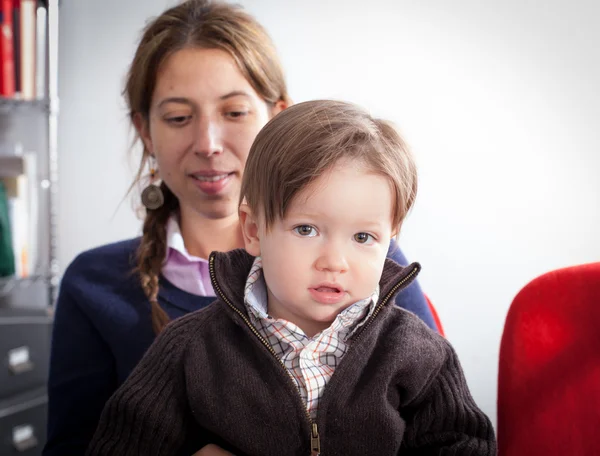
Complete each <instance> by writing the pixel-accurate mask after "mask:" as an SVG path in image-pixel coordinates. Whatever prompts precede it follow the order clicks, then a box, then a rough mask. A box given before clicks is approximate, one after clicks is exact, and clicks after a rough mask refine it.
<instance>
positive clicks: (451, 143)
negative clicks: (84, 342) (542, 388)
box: [59, 0, 600, 422]
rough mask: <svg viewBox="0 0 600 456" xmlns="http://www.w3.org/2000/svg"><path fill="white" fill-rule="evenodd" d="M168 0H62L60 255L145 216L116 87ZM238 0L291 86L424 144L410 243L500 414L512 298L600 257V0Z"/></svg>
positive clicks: (474, 380) (488, 406) (482, 391)
mask: <svg viewBox="0 0 600 456" xmlns="http://www.w3.org/2000/svg"><path fill="white" fill-rule="evenodd" d="M174 3H175V2H174V1H173V0H170V1H169V0H145V1H133V0H128V1H124V0H105V1H103V2H96V1H92V0H63V1H62V7H61V25H60V30H61V40H62V41H61V44H60V53H61V54H60V58H61V65H60V71H61V74H60V93H61V102H62V105H61V118H60V132H59V133H60V136H59V141H60V143H59V151H60V166H61V189H60V195H61V208H60V210H61V217H60V262H61V264H62V266H63V267H64V266H65V265H66V264H67V263H68V262H69V261H70V260H71V259H72V258H73V257H74V255H75V254H76V253H77V252H79V251H81V250H83V249H86V248H89V247H91V246H94V245H98V244H101V243H105V242H109V241H114V240H118V239H121V238H125V237H129V236H134V235H136V234H137V233H138V231H139V222H138V221H137V219H136V218H135V217H134V216H133V213H132V211H131V204H130V202H129V200H126V201H125V203H123V204H122V205H121V206H120V207H119V202H120V201H121V199H122V197H123V195H124V193H125V191H126V188H127V186H128V184H129V182H130V178H131V177H132V174H131V168H129V167H128V165H127V147H128V141H129V139H130V136H128V126H127V122H126V112H125V109H124V107H123V103H122V101H121V98H120V91H121V88H122V83H123V77H124V74H125V69H126V66H127V63H128V62H129V60H130V58H131V56H132V53H133V48H134V43H135V40H136V39H137V38H138V36H139V30H140V29H141V27H142V26H143V25H144V23H145V20H146V18H147V17H149V16H150V15H153V14H157V13H158V12H160V11H161V10H162V9H163V8H164V7H165V6H166V5H172V4H174ZM242 4H245V5H246V7H247V8H248V10H249V11H250V12H252V13H254V14H255V15H256V16H257V17H258V18H259V19H260V20H261V21H262V22H263V23H264V24H265V26H266V27H267V29H268V30H269V31H270V33H271V34H272V36H273V38H274V40H275V42H276V44H277V47H278V49H279V51H280V53H281V55H282V58H283V61H284V65H285V68H286V71H287V73H288V77H289V83H290V90H291V94H292V96H293V98H294V100H295V101H303V100H307V99H311V98H318V97H334V98H342V99H348V100H352V101H356V102H358V103H361V104H363V105H364V106H366V107H368V108H369V109H371V110H372V112H373V113H374V114H377V115H381V116H384V117H387V118H390V119H392V120H394V121H395V122H396V123H397V124H398V125H399V126H400V127H401V129H402V130H403V131H404V133H405V135H406V137H407V138H408V140H409V142H410V143H411V144H412V146H413V148H414V151H415V154H416V156H417V159H418V162H419V165H420V178H421V187H420V195H419V198H418V201H417V205H416V208H415V210H414V211H413V213H412V215H411V216H410V218H409V220H408V221H407V223H406V225H405V230H404V233H403V239H402V247H403V249H404V251H405V253H406V254H407V255H408V257H409V258H410V259H412V260H418V261H420V262H421V263H422V265H423V272H422V275H421V277H420V281H421V283H422V285H423V287H424V288H425V290H426V291H427V293H428V294H429V295H430V297H431V298H432V299H433V301H434V302H435V304H436V306H437V308H438V310H439V313H440V314H441V318H442V320H443V323H444V326H445V328H446V331H447V335H448V337H449V339H450V340H451V342H452V343H453V344H454V346H455V347H456V349H457V351H458V353H459V356H460V358H461V360H462V363H463V366H464V369H465V371H466V374H467V378H468V381H469V384H470V387H471V389H472V392H473V394H474V396H475V399H476V400H477V402H478V403H479V404H480V406H481V407H482V408H483V409H484V411H485V412H487V413H488V414H489V415H490V417H491V418H492V420H493V421H494V422H495V418H496V417H495V415H496V403H495V402H496V383H497V382H496V378H497V359H498V348H499V342H500V337H501V331H502V326H503V323H504V317H505V315H506V312H507V310H508V306H509V304H510V302H511V300H512V298H513V297H514V295H515V294H516V293H517V292H518V290H519V289H520V288H521V287H522V286H523V285H525V284H526V283H527V282H528V281H529V280H530V279H532V278H534V277H535V276H537V275H539V274H542V273H544V272H546V271H548V270H551V269H553V268H558V267H562V266H567V265H572V264H576V263H582V262H590V261H598V260H600V234H599V233H600V179H599V178H598V177H599V174H600V135H599V134H598V126H599V125H600V89H599V84H598V81H600V53H599V51H598V46H597V43H599V42H600V28H599V27H598V26H597V23H596V22H597V18H598V17H599V15H600V4H599V3H597V2H596V1H594V0H574V1H572V2H565V1H559V0H550V1H546V2H541V1H535V2H522V1H520V0H506V1H504V2H497V1H492V0H488V1H479V0H454V1H452V2H446V1H445V0H422V1H419V2H413V1H407V0H389V1H385V0H371V1H370V2H365V1H361V2H358V1H355V0H328V1H322V0H302V1H286V2H282V1H280V0H246V1H242ZM367 4H368V5H369V6H368V7H367V6H366V5H367ZM116 12H118V14H116Z"/></svg>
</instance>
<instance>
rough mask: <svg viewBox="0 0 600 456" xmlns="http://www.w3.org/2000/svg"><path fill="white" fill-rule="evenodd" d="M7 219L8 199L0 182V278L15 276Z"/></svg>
mask: <svg viewBox="0 0 600 456" xmlns="http://www.w3.org/2000/svg"><path fill="white" fill-rule="evenodd" d="M10 231H11V230H10V220H9V218H8V197H7V195H6V189H5V188H4V184H3V183H2V182H1V181H0V277H6V276H11V275H14V274H15V253H14V252H13V245H12V236H11V234H10Z"/></svg>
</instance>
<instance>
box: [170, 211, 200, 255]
mask: <svg viewBox="0 0 600 456" xmlns="http://www.w3.org/2000/svg"><path fill="white" fill-rule="evenodd" d="M171 250H174V251H176V252H179V253H180V254H181V255H182V256H183V257H184V258H185V259H186V260H188V261H189V262H204V263H207V260H206V259H205V258H201V257H197V256H194V255H191V254H190V253H189V252H188V250H187V249H186V247H185V242H184V240H183V235H182V234H181V228H180V227H179V222H178V220H177V216H176V215H175V214H173V215H171V217H169V220H168V221H167V255H166V257H165V258H166V259H168V258H169V253H170V252H171Z"/></svg>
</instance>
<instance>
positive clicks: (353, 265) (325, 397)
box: [88, 101, 496, 456]
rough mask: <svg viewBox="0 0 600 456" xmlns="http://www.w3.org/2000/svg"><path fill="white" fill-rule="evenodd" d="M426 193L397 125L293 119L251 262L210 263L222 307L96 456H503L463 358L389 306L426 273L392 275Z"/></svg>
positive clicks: (236, 258) (128, 396)
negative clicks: (404, 229)
mask: <svg viewBox="0 0 600 456" xmlns="http://www.w3.org/2000/svg"><path fill="white" fill-rule="evenodd" d="M416 189H417V178H416V169H415V165H414V162H413V159H412V157H411V155H410V153H409V152H408V149H407V147H406V145H405V143H404V141H403V140H402V138H401V137H400V135H399V134H398V133H397V132H396V131H395V130H394V128H392V127H391V126H390V124H388V123H387V122H385V121H382V120H378V119H373V118H371V117H370V116H369V115H368V114H367V113H365V112H364V111H362V110H361V109H359V108H358V107H356V106H354V105H351V104H348V103H343V102H335V101H312V102H306V103H301V104H298V105H295V106H293V107H291V108H288V109H287V110H285V111H283V112H282V113H281V114H279V115H277V116H276V117H275V118H274V119H273V120H271V121H270V122H269V123H268V124H267V125H266V126H265V127H264V129H263V130H262V131H261V132H260V133H259V135H258V136H257V138H256V140H255V142H254V144H253V146H252V148H251V150H250V154H249V156H248V160H247V163H246V169H245V173H244V177H243V183H242V191H241V200H242V202H241V204H240V217H241V222H242V231H243V237H244V242H245V246H246V250H245V251H244V250H236V251H232V252H228V253H213V254H211V256H210V260H209V264H210V273H211V278H212V283H213V287H214V289H215V292H216V293H217V296H218V299H217V301H216V302H215V303H213V304H212V305H211V306H209V307H208V308H206V309H203V310H200V311H198V312H195V313H193V314H191V315H188V316H186V317H183V318H180V319H178V320H176V321H174V322H173V323H171V324H170V325H169V326H168V327H167V329H166V330H165V331H164V332H163V333H162V334H161V335H160V336H159V337H158V338H157V340H156V341H155V343H154V344H153V346H152V347H151V348H150V349H149V351H148V353H147V354H146V356H145V357H144V358H143V360H142V361H141V363H140V364H139V365H138V367H137V368H136V369H135V371H134V372H133V373H132V374H131V376H130V377H129V379H128V380H127V381H126V382H125V384H124V385H123V386H122V387H121V388H120V389H119V390H118V391H117V392H116V393H115V394H114V396H113V397H112V398H111V400H110V401H109V402H108V404H107V405H106V407H105V409H104V412H103V414H102V418H101V421H100V425H99V427H98V430H97V432H96V435H95V437H94V440H93V441H92V444H91V446H90V448H89V450H88V454H89V455H111V456H119V455H144V456H148V455H172V454H176V453H177V451H178V450H179V449H180V448H181V447H182V445H183V444H184V443H188V444H189V442H190V440H193V439H196V442H197V445H198V446H197V447H196V448H201V447H202V446H203V445H204V444H206V443H218V444H220V445H221V446H223V447H224V448H226V449H227V450H228V451H231V452H232V453H233V454H236V455H242V454H247V455H256V456H259V455H260V456H262V455H264V456H267V455H273V456H282V455H298V456H307V455H309V454H311V455H318V454H322V455H324V456H326V455H340V456H349V455H361V456H363V455H377V456H384V455H398V454H400V455H421V454H422V455H461V456H468V455H494V454H496V444H495V440H494V432H493V429H492V426H491V423H490V421H489V420H488V418H487V417H486V416H485V415H484V414H483V413H482V412H481V411H480V410H479V409H478V408H477V406H476V405H475V403H474V401H473V399H472V398H471V395H470V394H469V391H468V388H467V385H466V383H465V379H464V376H463V373H462V370H461V367H460V364H459V362H458V359H457V357H456V354H455V352H454V350H453V349H452V348H451V346H450V344H449V343H448V342H447V341H446V340H444V339H443V338H442V337H441V336H439V335H437V334H435V333H434V332H433V331H431V330H429V329H428V328H427V327H426V326H425V325H424V324H422V323H421V322H420V321H419V320H418V319H417V318H416V317H415V316H414V315H412V314H410V313H409V312H406V311H404V310H402V309H400V308H398V307H396V306H394V305H393V298H394V296H395V295H396V294H397V293H399V292H401V291H402V289H404V288H405V287H406V286H408V285H409V284H410V283H411V281H412V280H414V278H415V276H416V275H417V273H418V271H419V269H420V267H419V265H418V264H412V265H410V266H408V267H401V266H399V265H398V264H396V263H394V262H392V261H391V260H386V253H387V248H388V244H389V240H390V238H391V237H392V236H395V235H397V234H398V232H399V230H400V226H401V224H402V221H403V220H404V218H405V216H406V214H407V212H408V211H409V209H410V207H411V206H412V204H413V201H414V199H415V195H416Z"/></svg>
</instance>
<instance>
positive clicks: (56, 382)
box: [43, 268, 117, 456]
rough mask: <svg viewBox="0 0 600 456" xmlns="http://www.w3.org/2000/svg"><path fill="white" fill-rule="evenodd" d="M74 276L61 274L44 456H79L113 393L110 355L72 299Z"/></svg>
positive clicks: (113, 385)
mask: <svg viewBox="0 0 600 456" xmlns="http://www.w3.org/2000/svg"><path fill="white" fill-rule="evenodd" d="M73 275H74V273H73V269H72V268H71V269H67V271H66V272H65V275H64V278H63V280H62V283H61V288H60V294H59V298H58V302H57V304H56V313H55V316H54V327H53V330H52V348H51V358H50V373H49V380H48V401H49V402H48V439H47V442H46V446H45V447H44V451H43V455H44V456H55V455H56V456H58V455H60V456H62V455H65V454H69V455H72V456H82V455H84V454H85V450H86V448H87V446H88V444H89V442H90V440H91V438H92V435H93V434H94V431H95V429H96V426H97V425H98V420H99V418H100V414H101V412H102V408H103V407H104V404H105V403H106V401H107V400H108V398H109V397H110V395H111V394H112V393H114V391H115V390H116V388H117V379H116V371H115V364H114V360H113V356H112V353H111V351H110V349H109V347H108V346H107V345H106V343H105V342H104V340H103V339H102V337H101V335H100V334H99V333H98V331H97V329H96V328H95V327H94V325H92V323H91V321H90V320H89V318H88V317H87V316H86V315H85V314H84V312H83V311H82V309H81V307H80V303H78V302H77V300H76V299H75V298H74V297H73V293H71V289H72V284H73V283H74V280H75V277H73Z"/></svg>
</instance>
